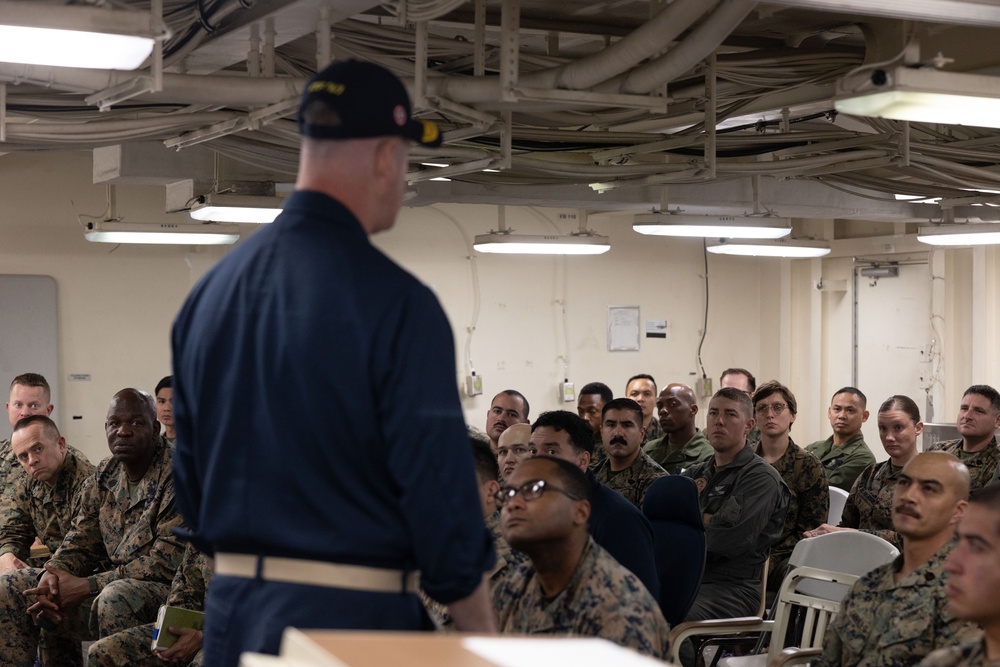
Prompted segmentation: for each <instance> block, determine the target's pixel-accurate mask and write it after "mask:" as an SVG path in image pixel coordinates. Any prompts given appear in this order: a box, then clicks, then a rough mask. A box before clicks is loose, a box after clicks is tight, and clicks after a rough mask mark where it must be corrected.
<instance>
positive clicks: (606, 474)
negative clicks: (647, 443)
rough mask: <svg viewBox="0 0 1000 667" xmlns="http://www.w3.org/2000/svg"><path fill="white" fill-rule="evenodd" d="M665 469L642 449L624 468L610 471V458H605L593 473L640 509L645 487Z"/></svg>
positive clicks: (662, 473) (644, 495) (664, 472)
mask: <svg viewBox="0 0 1000 667" xmlns="http://www.w3.org/2000/svg"><path fill="white" fill-rule="evenodd" d="M666 474H667V471H666V470H664V469H663V468H661V467H660V464H659V463H657V462H656V461H654V460H653V459H651V458H649V456H648V455H647V454H644V453H643V452H642V450H639V455H638V456H636V457H635V461H633V462H632V465H630V466H629V467H628V468H626V469H625V470H621V471H619V472H612V470H611V459H605V460H604V461H602V462H601V465H599V466H597V469H596V470H594V475H595V476H596V477H597V480H598V481H599V482H602V483H603V484H604V485H605V486H607V487H608V488H609V489H613V490H614V491H617V492H618V493H620V494H622V496H624V497H625V500H627V501H629V502H630V503H632V504H633V505H635V506H636V507H638V508H639V510H640V511H641V510H642V499H643V498H645V497H646V489H648V488H649V485H650V484H652V483H653V480H654V479H656V478H658V477H663V476H664V475H666Z"/></svg>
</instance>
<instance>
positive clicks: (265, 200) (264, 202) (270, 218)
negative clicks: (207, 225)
mask: <svg viewBox="0 0 1000 667" xmlns="http://www.w3.org/2000/svg"><path fill="white" fill-rule="evenodd" d="M283 202H284V200H283V199H282V198H281V197H261V196H256V195H218V194H208V195H203V196H201V197H198V200H197V201H196V202H195V203H193V204H192V205H191V217H192V218H194V219H195V220H201V221H203V222H247V223H256V224H263V223H267V222H274V219H275V218H277V217H278V214H279V213H281V205H282V203H283Z"/></svg>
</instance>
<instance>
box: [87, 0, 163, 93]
mask: <svg viewBox="0 0 1000 667" xmlns="http://www.w3.org/2000/svg"><path fill="white" fill-rule="evenodd" d="M149 17H150V22H151V23H152V24H153V25H161V26H162V25H163V0H152V2H151V3H150V6H149ZM167 34H168V33H166V32H165V31H164V32H162V33H161V34H160V36H159V37H157V38H156V40H155V41H154V42H153V53H152V54H150V56H149V57H150V64H149V71H148V73H147V74H144V75H142V74H141V75H138V76H136V77H135V78H134V79H130V80H128V81H125V82H124V83H120V84H118V85H117V86H112V87H110V88H105V89H104V90H99V91H97V92H96V93H94V94H93V95H89V96H87V97H86V98H85V99H84V101H85V102H86V103H87V104H92V105H94V106H96V107H97V108H98V110H100V111H102V112H103V111H107V110H108V109H110V108H111V107H112V106H114V105H115V104H119V103H121V102H124V101H125V100H130V99H132V98H133V97H138V96H139V95H145V94H146V93H158V92H160V91H161V90H163V40H164V39H165V38H166V37H167Z"/></svg>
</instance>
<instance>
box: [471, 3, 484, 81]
mask: <svg viewBox="0 0 1000 667" xmlns="http://www.w3.org/2000/svg"><path fill="white" fill-rule="evenodd" d="M475 21H476V24H475V28H474V31H475V32H474V33H473V48H474V51H473V52H472V73H473V74H474V75H475V76H483V75H484V74H486V0H476V17H475Z"/></svg>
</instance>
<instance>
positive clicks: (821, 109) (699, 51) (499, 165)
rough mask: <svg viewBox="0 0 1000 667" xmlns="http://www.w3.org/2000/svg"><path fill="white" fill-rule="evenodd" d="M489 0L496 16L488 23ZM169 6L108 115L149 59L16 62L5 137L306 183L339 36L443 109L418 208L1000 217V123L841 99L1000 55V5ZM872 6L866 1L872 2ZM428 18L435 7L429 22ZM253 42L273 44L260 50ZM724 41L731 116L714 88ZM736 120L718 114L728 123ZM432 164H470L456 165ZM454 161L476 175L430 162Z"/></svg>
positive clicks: (163, 174)
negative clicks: (924, 121)
mask: <svg viewBox="0 0 1000 667" xmlns="http://www.w3.org/2000/svg"><path fill="white" fill-rule="evenodd" d="M38 1H39V0H35V2H38ZM51 4H67V3H65V2H63V3H51ZM108 4H111V3H108ZM113 4H114V5H115V6H116V7H122V6H132V8H143V9H145V8H147V7H148V5H149V3H148V1H147V0H144V1H140V0H128V1H125V0H118V1H117V2H114V3H113ZM477 4H478V5H480V6H481V8H482V10H483V11H484V16H485V25H484V28H483V30H482V35H483V37H482V38H481V39H480V38H477V30H476V8H477ZM199 5H202V6H204V7H206V11H205V15H203V16H202V15H200V13H199V9H198V7H199ZM245 5H250V6H249V7H246V6H245ZM870 5H877V6H870ZM163 6H164V18H165V21H166V23H167V24H168V26H169V27H170V29H171V32H172V36H171V37H170V38H169V39H168V40H167V41H166V42H165V44H164V63H165V71H164V76H163V87H162V90H161V91H160V92H156V93H145V94H142V95H137V96H135V97H131V98H129V99H125V100H124V101H122V102H120V103H118V104H114V105H112V106H111V108H110V109H109V110H107V111H103V112H101V111H98V110H97V108H96V107H95V105H94V99H95V98H94V97H92V96H94V95H95V94H100V93H101V91H105V90H107V89H109V88H112V87H113V86H124V87H126V88H127V87H129V86H132V85H134V84H135V83H136V82H137V77H142V76H148V72H143V71H140V72H137V73H132V72H112V73H108V72H101V71H90V70H75V69H70V68H51V67H30V66H23V65H9V64H3V63H0V82H5V83H6V112H5V116H4V118H5V125H4V130H5V139H6V140H5V142H4V143H2V144H0V151H5V152H11V151H20V150H32V151H37V150H65V149H95V148H100V149H101V150H99V151H98V152H97V155H98V156H99V158H100V160H101V161H102V165H103V168H102V169H99V170H95V174H96V173H100V174H101V176H99V177H97V180H99V181H105V182H117V183H143V184H150V183H162V184H164V185H166V184H167V183H173V182H176V181H177V180H179V179H182V178H188V179H193V180H194V181H196V182H197V183H199V184H200V185H198V186H196V189H197V187H201V188H202V189H204V188H210V187H214V182H215V181H220V180H221V181H250V180H254V181H277V182H283V181H289V180H291V179H292V176H293V175H294V172H295V164H296V155H297V135H296V131H295V124H294V113H295V103H296V98H297V95H298V91H299V90H300V88H301V86H302V84H303V82H304V81H305V79H306V78H307V77H308V75H309V74H311V73H312V72H313V71H315V69H316V62H317V57H319V58H323V59H325V58H326V56H327V55H329V56H330V57H337V58H344V57H358V58H366V59H372V60H376V61H378V62H381V63H383V64H385V65H386V66H388V67H390V68H392V69H393V70H394V71H396V72H397V73H398V74H399V75H400V76H401V77H402V78H403V79H404V80H405V81H407V83H408V85H410V87H411V91H412V92H413V94H414V96H415V101H416V105H417V108H418V111H419V113H421V114H422V115H425V116H427V117H430V118H434V119H435V120H437V121H438V122H439V123H440V124H441V126H442V127H443V129H444V130H445V139H446V144H445V146H443V147H442V148H441V149H438V150H434V151H429V150H426V149H421V150H420V151H416V150H415V151H414V157H413V167H412V173H411V178H412V183H411V189H412V190H413V195H412V198H411V199H410V200H409V201H408V203H409V204H410V205H423V204H429V203H434V202H477V203H510V204H517V203H524V204H532V205H554V206H564V207H567V206H568V207H573V208H585V209H591V210H628V209H646V210H649V209H651V208H659V207H661V206H662V205H663V204H667V205H669V206H670V207H671V208H677V207H680V208H683V209H684V210H687V211H691V212H715V213H745V212H750V211H752V210H754V196H753V193H754V190H755V186H756V190H757V192H758V197H757V210H769V211H773V212H774V213H776V214H779V215H782V216H786V217H796V218H813V219H831V218H839V219H846V220H861V219H867V220H884V221H893V222H899V221H911V222H923V221H927V220H930V219H940V218H941V216H942V212H941V208H940V206H938V205H936V204H926V203H923V204H915V203H906V202H897V201H896V200H895V197H894V195H896V194H906V195H913V196H920V197H943V198H945V200H949V201H948V203H949V204H952V205H954V211H955V217H956V219H958V220H964V219H967V218H968V219H974V220H998V219H1000V212H998V211H1000V209H997V208H994V207H993V205H992V204H993V199H994V197H995V195H994V194H992V192H990V191H993V190H1000V172H998V165H1000V145H998V144H1000V134H998V131H996V130H988V129H982V128H968V127H960V126H926V125H918V124H912V125H911V127H910V128H909V140H908V142H907V141H906V140H905V139H904V128H903V126H902V124H900V123H897V122H893V121H884V120H878V119H860V118H847V117H844V116H837V115H836V114H835V113H833V112H832V109H833V105H832V96H833V91H834V86H835V83H836V81H837V80H838V79H839V78H841V77H843V76H844V75H845V74H846V73H847V72H849V71H851V70H852V69H854V68H856V67H858V66H861V65H863V64H866V63H867V64H871V63H877V62H882V61H888V60H891V59H893V58H895V57H897V56H898V55H899V54H900V52H901V51H902V48H903V46H904V45H905V43H906V42H907V40H908V39H915V40H917V41H918V42H919V44H920V51H921V54H922V58H923V59H926V60H929V59H930V58H932V57H933V56H935V55H936V54H937V53H939V52H940V53H941V54H943V55H944V56H945V57H946V58H949V59H951V62H949V63H948V64H947V65H946V68H948V69H953V70H956V71H975V72H982V73H997V74H1000V68H998V66H1000V51H998V50H997V49H996V48H995V44H996V41H997V39H998V37H1000V27H997V26H1000V8H998V7H997V3H994V2H984V1H979V2H974V1H972V0H966V1H961V0H908V1H907V2H901V1H899V0H880V2H877V3H875V2H870V1H868V0H864V1H862V0H797V1H795V2H792V1H791V0H789V1H787V2H786V1H777V2H771V3H752V2H745V1H744V0H722V1H719V0H672V1H670V2H667V1H662V0H602V1H598V0H574V1H555V0H520V1H519V2H518V1H517V0H481V2H479V3H477V2H475V1H473V0H469V1H467V2H462V1H461V0H407V1H406V2H400V1H398V0H397V1H394V2H386V3H377V2H373V1H371V0H338V1H337V2H332V1H329V0H298V1H295V0H270V1H264V0H257V2H248V1H247V0H242V1H241V0H217V1H216V2H214V3H213V2H206V1H204V0H203V2H201V3H199V2H181V1H175V0H163ZM858 6H861V7H862V10H861V11H864V12H865V14H861V13H856V12H857V11H858V10H857V7H858ZM516 9H519V12H517V11H515V10H516ZM55 10H56V8H54V11H55ZM876 14H880V15H876ZM324 16H325V17H326V20H328V21H329V23H330V24H331V25H330V34H331V36H330V38H329V39H327V38H326V37H325V36H324V35H325V34H326V33H325V32H322V28H323V25H324V23H325V22H324V20H323V17H324ZM902 16H910V17H912V18H919V19H922V21H912V22H911V21H905V20H902V19H901V18H900V17H902ZM934 17H936V18H934ZM421 18H427V19H428V20H426V21H417V22H415V21H416V19H421ZM418 26H419V27H423V26H426V32H427V40H426V45H425V48H426V57H425V58H417V57H416V54H417V51H418V49H419V48H420V47H421V45H422V44H421V42H422V40H421V39H420V37H419V33H420V30H419V29H418ZM207 28H211V31H209V30H207ZM317 35H319V38H318V37H317ZM272 44H273V46H272ZM251 52H253V53H255V54H256V57H251V58H250V59H249V60H248V54H249V53H251ZM712 57H714V60H715V65H714V68H715V77H714V81H715V86H714V87H715V91H716V92H715V97H714V102H715V104H714V106H715V109H716V112H715V114H714V117H713V115H712V114H711V113H710V112H711V109H710V107H711V104H710V100H711V95H710V88H711V86H707V85H706V82H707V81H711V80H712V77H711V76H709V72H710V67H711V65H710V64H709V63H710V60H709V59H710V58H712ZM424 63H426V67H424V66H423V64H424ZM505 63H506V64H505ZM142 82H143V80H142V79H139V80H138V83H142ZM88 98H89V99H90V101H89V102H88ZM713 125H714V126H715V128H716V131H715V132H714V133H710V132H706V129H705V128H706V127H711V126H713ZM508 142H509V143H508ZM713 145H714V149H713ZM110 146H116V147H120V148H108V147H110ZM0 159H2V158H0ZM422 162H430V163H436V164H447V165H449V167H447V168H446V169H445V170H443V172H438V171H437V170H436V168H433V167H425V166H422V165H421V164H420V163H422ZM484 167H491V168H492V169H496V170H497V171H489V172H484V171H483V168H484ZM442 173H443V174H445V175H449V176H450V177H451V179H452V180H451V181H450V182H438V181H430V180H429V178H430V177H431V176H435V175H441V174H442ZM970 190H971V192H970ZM998 201H1000V200H998ZM972 204H978V205H976V206H973V205H972Z"/></svg>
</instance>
